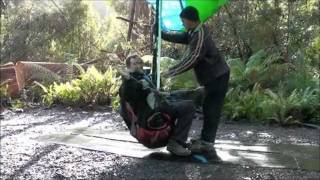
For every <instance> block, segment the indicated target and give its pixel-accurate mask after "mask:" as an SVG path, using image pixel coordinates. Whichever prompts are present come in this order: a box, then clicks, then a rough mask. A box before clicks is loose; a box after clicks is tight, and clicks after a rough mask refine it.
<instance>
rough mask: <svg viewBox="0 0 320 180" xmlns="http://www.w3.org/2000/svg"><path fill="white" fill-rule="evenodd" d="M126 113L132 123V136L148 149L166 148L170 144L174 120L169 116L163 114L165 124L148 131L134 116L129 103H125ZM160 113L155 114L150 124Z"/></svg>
mask: <svg viewBox="0 0 320 180" xmlns="http://www.w3.org/2000/svg"><path fill="white" fill-rule="evenodd" d="M125 106H126V111H127V113H128V116H129V119H130V121H131V128H130V134H131V135H132V136H133V137H135V138H136V139H137V140H138V141H139V142H140V143H141V144H143V145H144V146H146V147H148V148H159V147H164V146H166V145H167V144H168V140H169V136H170V134H171V130H172V128H171V126H172V123H173V122H172V120H171V118H170V116H169V115H168V114H165V113H161V115H162V116H163V117H164V120H165V123H164V124H163V125H162V126H161V127H158V128H156V129H152V130H148V129H145V128H142V127H140V125H139V124H138V118H137V116H136V115H135V114H134V112H133V109H132V107H131V106H130V104H129V103H128V102H125ZM157 114H159V113H155V114H153V115H152V116H151V117H150V118H148V122H150V120H151V119H152V118H153V117H154V116H155V115H157Z"/></svg>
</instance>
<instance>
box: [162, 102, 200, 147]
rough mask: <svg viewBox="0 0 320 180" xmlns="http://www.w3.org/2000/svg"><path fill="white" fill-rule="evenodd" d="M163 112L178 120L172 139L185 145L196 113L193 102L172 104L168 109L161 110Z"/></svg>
mask: <svg viewBox="0 0 320 180" xmlns="http://www.w3.org/2000/svg"><path fill="white" fill-rule="evenodd" d="M161 111H162V112H164V113H168V114H169V116H170V117H171V118H173V119H176V122H175V124H174V126H173V132H172V135H171V139H174V140H176V141H178V142H180V143H185V142H186V140H187V139H188V133H189V130H190V128H191V125H192V120H193V117H194V112H195V108H194V104H193V102H192V101H190V100H184V101H174V102H170V103H169V104H168V105H167V106H166V107H163V108H161Z"/></svg>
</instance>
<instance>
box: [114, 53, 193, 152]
mask: <svg viewBox="0 0 320 180" xmlns="http://www.w3.org/2000/svg"><path fill="white" fill-rule="evenodd" d="M126 66H127V72H122V73H121V74H122V75H123V77H124V78H123V83H122V85H121V87H120V90H119V95H120V101H121V116H122V117H123V119H124V121H125V123H126V125H127V126H128V128H129V130H130V133H131V135H133V136H134V137H135V138H136V139H137V140H138V141H139V142H140V143H142V144H143V145H145V146H146V147H149V148H158V147H164V146H167V150H168V151H169V152H171V153H172V154H174V155H178V156H189V155H191V151H190V150H189V149H188V148H187V147H186V141H187V138H188V133H189V130H190V127H191V124H192V119H193V117H194V113H195V108H194V105H193V102H192V101H191V100H179V101H169V100H168V99H167V96H168V93H166V92H159V91H157V90H156V87H155V86H154V84H153V83H152V81H151V80H150V79H149V77H148V76H147V75H146V74H145V73H144V72H143V61H142V59H141V58H140V57H139V56H138V55H131V56H129V57H127V59H126Z"/></svg>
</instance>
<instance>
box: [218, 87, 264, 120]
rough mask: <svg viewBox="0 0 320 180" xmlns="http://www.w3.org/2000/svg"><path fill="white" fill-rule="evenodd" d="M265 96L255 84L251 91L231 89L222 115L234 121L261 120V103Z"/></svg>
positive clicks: (262, 117)
mask: <svg viewBox="0 0 320 180" xmlns="http://www.w3.org/2000/svg"><path fill="white" fill-rule="evenodd" d="M264 101H265V95H264V92H263V90H262V89H261V87H260V86H259V85H258V84H256V85H255V86H254V88H253V89H252V90H246V91H242V90H241V89H240V88H231V89H230V90H229V91H228V93H227V96H226V100H225V104H224V110H223V111H224V114H225V115H226V116H227V117H229V118H232V119H234V120H237V119H244V118H246V119H249V120H261V119H264V118H265V117H264V116H263V115H264V114H263V111H264V109H263V102H264Z"/></svg>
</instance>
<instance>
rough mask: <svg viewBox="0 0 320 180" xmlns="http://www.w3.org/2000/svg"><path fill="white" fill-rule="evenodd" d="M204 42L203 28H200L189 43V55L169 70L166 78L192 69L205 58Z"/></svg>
mask: <svg viewBox="0 0 320 180" xmlns="http://www.w3.org/2000/svg"><path fill="white" fill-rule="evenodd" d="M204 40H205V34H204V31H203V28H200V30H199V32H198V33H197V34H196V35H194V37H193V38H192V40H191V42H190V45H189V46H190V47H189V48H190V52H189V53H190V54H188V55H187V56H185V57H184V58H183V59H182V60H181V61H180V62H179V63H178V64H177V65H175V66H173V67H172V68H170V69H169V71H168V72H167V76H176V75H178V74H181V73H183V72H185V71H188V70H189V69H191V68H193V67H194V66H195V65H196V63H197V62H198V60H199V59H202V58H203V57H204V56H205V46H204Z"/></svg>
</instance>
